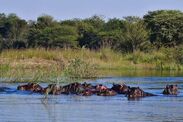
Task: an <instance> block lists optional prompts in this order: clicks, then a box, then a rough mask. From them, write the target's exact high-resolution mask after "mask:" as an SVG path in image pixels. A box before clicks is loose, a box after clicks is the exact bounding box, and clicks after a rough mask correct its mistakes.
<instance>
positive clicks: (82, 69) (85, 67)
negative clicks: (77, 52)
mask: <svg viewBox="0 0 183 122" xmlns="http://www.w3.org/2000/svg"><path fill="white" fill-rule="evenodd" d="M65 74H66V76H69V77H74V78H91V77H96V66H95V65H92V64H89V63H87V62H85V61H83V60H81V59H79V58H76V59H73V60H71V61H69V65H68V66H67V67H66V69H65Z"/></svg>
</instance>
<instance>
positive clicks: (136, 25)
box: [122, 18, 149, 52]
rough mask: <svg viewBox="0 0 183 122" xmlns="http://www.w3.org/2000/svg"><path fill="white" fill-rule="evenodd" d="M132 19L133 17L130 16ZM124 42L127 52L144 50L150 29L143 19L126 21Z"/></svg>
mask: <svg viewBox="0 0 183 122" xmlns="http://www.w3.org/2000/svg"><path fill="white" fill-rule="evenodd" d="M130 19H132V18H130ZM123 37H124V42H123V43H122V45H124V46H126V51H127V52H135V51H137V50H143V49H144V47H145V46H147V45H148V44H149V43H148V30H147V29H146V27H145V24H144V22H143V20H140V19H139V20H136V19H135V21H132V20H130V21H129V20H128V21H127V22H126V23H125V31H124V32H123Z"/></svg>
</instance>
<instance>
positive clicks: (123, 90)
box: [111, 84, 130, 94]
mask: <svg viewBox="0 0 183 122" xmlns="http://www.w3.org/2000/svg"><path fill="white" fill-rule="evenodd" d="M129 88H130V87H129V86H127V85H125V84H113V87H112V88H111V89H112V90H114V91H116V92H117V93H119V94H127V93H128V91H129Z"/></svg>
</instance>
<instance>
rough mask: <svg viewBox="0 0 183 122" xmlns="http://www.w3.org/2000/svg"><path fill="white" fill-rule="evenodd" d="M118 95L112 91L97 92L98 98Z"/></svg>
mask: <svg viewBox="0 0 183 122" xmlns="http://www.w3.org/2000/svg"><path fill="white" fill-rule="evenodd" d="M116 94H117V93H116V92H115V91H114V90H112V89H107V90H103V91H100V92H97V95H98V96H115V95H116Z"/></svg>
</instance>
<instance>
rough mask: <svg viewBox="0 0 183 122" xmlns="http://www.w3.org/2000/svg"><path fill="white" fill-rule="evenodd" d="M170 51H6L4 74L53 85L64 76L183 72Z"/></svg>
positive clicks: (0, 57)
mask: <svg viewBox="0 0 183 122" xmlns="http://www.w3.org/2000/svg"><path fill="white" fill-rule="evenodd" d="M167 50H168V51H167ZM167 50H165V49H163V50H160V51H158V52H157V51H152V52H149V53H144V52H135V53H133V54H123V53H120V52H115V51H112V50H110V49H102V50H100V51H91V50H88V49H79V50H77V49H54V50H45V49H26V50H4V51H3V52H2V53H1V54H0V73H1V77H2V78H10V79H11V78H12V79H13V81H19V82H23V81H25V79H26V80H30V81H39V82H41V81H44V82H45V81H48V82H51V81H52V80H55V78H58V77H60V76H62V78H63V77H78V78H81V77H84V78H92V77H103V76H114V75H117V74H118V75H120V73H118V71H119V72H121V71H123V72H125V71H136V70H137V71H138V70H139V71H140V70H143V71H144V70H145V71H147V70H156V71H165V70H166V71H170V72H171V71H175V72H179V71H182V70H183V65H182V64H181V63H178V61H177V59H176V58H175V57H174V56H175V54H174V53H173V52H172V51H171V50H170V49H167ZM57 80H58V79H57ZM59 80H60V79H59ZM62 80H63V79H62Z"/></svg>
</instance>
